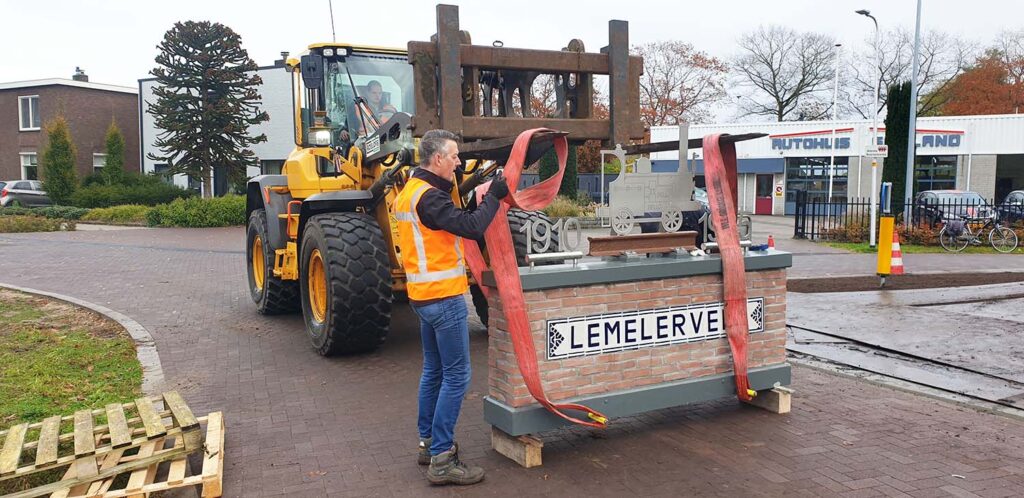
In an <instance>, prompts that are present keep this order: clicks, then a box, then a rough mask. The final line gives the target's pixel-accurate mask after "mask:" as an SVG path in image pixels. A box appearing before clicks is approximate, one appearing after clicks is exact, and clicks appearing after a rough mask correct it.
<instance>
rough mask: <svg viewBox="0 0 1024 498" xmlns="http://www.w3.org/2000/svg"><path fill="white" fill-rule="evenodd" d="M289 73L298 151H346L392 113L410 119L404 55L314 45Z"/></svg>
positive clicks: (411, 103) (409, 87)
mask: <svg viewBox="0 0 1024 498" xmlns="http://www.w3.org/2000/svg"><path fill="white" fill-rule="evenodd" d="M289 69H290V70H291V71H292V75H293V76H292V95H293V107H294V112H295V116H294V117H295V144H296V145H297V146H299V147H303V148H305V147H326V146H330V147H347V146H348V145H351V144H352V143H353V142H355V141H357V140H359V138H360V137H362V136H365V135H367V134H368V133H372V132H373V131H374V130H375V129H376V127H377V126H379V125H380V124H382V123H384V122H386V121H387V119H389V118H390V117H391V115H392V114H393V113H395V112H404V113H408V114H414V112H413V111H414V109H413V107H414V97H413V72H412V66H411V65H410V64H409V62H408V59H407V56H406V52H405V51H404V50H399V49H389V48H379V47H365V46H354V45H345V44H333V43H332V44H315V45H310V47H309V51H308V53H306V54H304V55H302V57H301V59H300V60H298V61H296V60H295V59H292V60H291V61H290V64H289ZM378 96H379V103H378V102H373V99H375V98H377V97H378ZM357 97H358V98H357ZM360 101H361V102H360ZM375 107H376V108H375ZM343 131H346V132H348V133H347V135H348V140H345V134H343V133H342V132H343Z"/></svg>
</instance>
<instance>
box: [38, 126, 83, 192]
mask: <svg viewBox="0 0 1024 498" xmlns="http://www.w3.org/2000/svg"><path fill="white" fill-rule="evenodd" d="M40 166H42V170H43V175H42V178H43V190H45V191H46V193H47V195H48V196H49V197H50V200H51V201H53V203H54V204H67V203H68V200H69V199H70V198H71V194H74V193H75V189H76V188H78V175H76V174H75V144H74V142H72V141H71V132H70V131H69V130H68V122H67V120H66V119H64V116H61V115H58V116H57V117H56V118H54V119H53V121H50V122H49V123H47V124H46V145H45V147H44V148H43V157H42V164H41V165H40Z"/></svg>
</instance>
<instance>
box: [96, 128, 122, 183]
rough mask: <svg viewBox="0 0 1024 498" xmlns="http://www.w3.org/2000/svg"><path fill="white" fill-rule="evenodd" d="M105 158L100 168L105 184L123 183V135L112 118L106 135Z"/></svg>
mask: <svg viewBox="0 0 1024 498" xmlns="http://www.w3.org/2000/svg"><path fill="white" fill-rule="evenodd" d="M106 153H107V160H106V163H105V164H104V165H103V169H102V170H100V175H101V176H103V178H104V179H105V180H106V184H107V185H119V184H121V183H124V135H122V134H121V129H120V128H118V127H117V123H116V122H115V121H114V120H111V121H110V127H108V128H107V137H106Z"/></svg>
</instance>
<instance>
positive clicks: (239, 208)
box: [146, 195, 245, 228]
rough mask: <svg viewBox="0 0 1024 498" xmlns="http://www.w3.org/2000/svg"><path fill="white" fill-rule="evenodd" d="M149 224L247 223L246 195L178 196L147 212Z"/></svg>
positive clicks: (215, 225)
mask: <svg viewBox="0 0 1024 498" xmlns="http://www.w3.org/2000/svg"><path fill="white" fill-rule="evenodd" d="M146 221H147V223H148V224H149V226H154V227H155V226H159V227H193V228H201V227H226V226H233V225H244V224H245V197H243V196H240V195H227V196H224V197H214V198H212V199H202V198H199V197H191V198H188V199H177V200H175V201H174V202H171V203H170V204H162V205H159V206H156V207H154V208H153V209H151V210H150V211H149V212H148V213H146Z"/></svg>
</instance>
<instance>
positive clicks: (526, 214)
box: [469, 209, 563, 327]
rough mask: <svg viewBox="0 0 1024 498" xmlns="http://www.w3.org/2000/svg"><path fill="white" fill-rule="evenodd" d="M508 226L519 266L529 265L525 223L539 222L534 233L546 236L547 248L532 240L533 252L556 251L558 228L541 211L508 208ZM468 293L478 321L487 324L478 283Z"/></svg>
mask: <svg viewBox="0 0 1024 498" xmlns="http://www.w3.org/2000/svg"><path fill="white" fill-rule="evenodd" d="M507 217H508V228H509V231H511V232H512V247H513V249H514V250H515V253H516V263H517V264H518V265H519V266H529V265H530V260H529V259H527V256H528V255H529V254H530V248H529V247H527V236H526V232H525V231H524V227H525V226H526V225H527V224H531V229H533V227H532V224H533V223H538V222H539V223H541V225H542V226H541V228H540V229H537V230H536V231H535V232H534V233H540V234H541V235H545V236H547V238H548V241H549V242H548V244H547V248H544V244H543V243H542V242H537V241H536V240H535V241H533V243H534V248H533V249H534V252H538V251H537V250H538V249H544V253H545V254H546V253H552V252H558V230H557V229H555V228H554V227H553V226H552V223H551V218H549V217H548V215H546V214H544V212H543V211H523V210H521V209H509V210H508V215H507ZM562 262H563V261H558V260H553V261H543V262H539V263H537V265H538V266H546V265H557V264H560V263H562ZM469 291H470V295H471V296H472V298H473V308H474V309H475V310H476V315H477V316H478V317H480V323H482V324H483V325H484V327H486V326H487V322H488V320H489V318H490V317H489V316H488V315H489V312H488V310H487V297H485V296H484V291H483V290H481V289H480V286H479V284H473V285H471V286H470V288H469Z"/></svg>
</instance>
